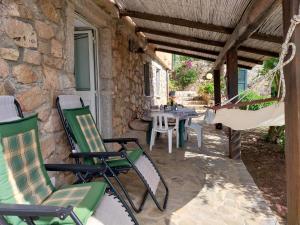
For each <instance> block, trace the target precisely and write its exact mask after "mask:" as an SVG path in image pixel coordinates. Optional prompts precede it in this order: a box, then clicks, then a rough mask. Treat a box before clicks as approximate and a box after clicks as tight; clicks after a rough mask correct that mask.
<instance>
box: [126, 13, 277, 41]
mask: <svg viewBox="0 0 300 225" xmlns="http://www.w3.org/2000/svg"><path fill="white" fill-rule="evenodd" d="M124 16H129V17H132V18H137V19H143V20H149V21H155V22H160V23H168V24H172V25H177V26H183V27H189V28H194V29H200V30H206V31H211V32H217V33H223V34H232V32H233V31H234V28H230V27H224V26H218V25H214V24H208V23H202V22H198V21H192V20H187V19H181V18H175V17H169V16H162V15H157V14H151V13H146V12H138V11H130V10H126V11H121V12H120V17H124ZM253 35H254V36H253V37H251V38H253V39H258V40H262V41H269V42H275V43H279V44H281V43H282V37H277V36H273V35H265V34H259V33H255V34H253Z"/></svg>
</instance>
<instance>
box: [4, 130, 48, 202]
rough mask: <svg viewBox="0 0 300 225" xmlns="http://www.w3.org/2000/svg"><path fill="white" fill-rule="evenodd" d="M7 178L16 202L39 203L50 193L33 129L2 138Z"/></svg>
mask: <svg viewBox="0 0 300 225" xmlns="http://www.w3.org/2000/svg"><path fill="white" fill-rule="evenodd" d="M2 142H3V147H4V159H5V161H6V164H7V170H8V180H9V183H10V186H11V188H12V191H13V195H14V197H15V200H16V202H17V203H25V202H30V203H32V204H40V203H41V202H42V201H43V200H44V199H46V198H47V197H48V196H49V195H50V194H51V193H52V189H51V188H50V187H49V185H47V182H46V179H45V176H44V174H43V172H42V170H41V162H40V161H39V160H38V155H37V154H38V151H37V143H36V134H35V130H34V129H32V130H29V131H27V132H24V133H20V134H17V135H13V136H10V137H5V138H3V139H2Z"/></svg>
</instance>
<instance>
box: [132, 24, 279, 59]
mask: <svg viewBox="0 0 300 225" xmlns="http://www.w3.org/2000/svg"><path fill="white" fill-rule="evenodd" d="M136 32H144V33H148V34H154V35H158V36H162V37H168V38H174V39H178V40H183V41H190V42H194V43H198V44H205V45H211V46H216V47H224V45H225V42H222V41H214V40H207V39H202V38H197V37H192V36H188V35H184V34H178V33H173V32H168V31H162V30H156V29H153V28H147V27H137V28H136ZM238 50H239V51H243V52H249V53H254V54H258V55H264V56H270V57H278V56H279V54H278V53H277V52H272V51H268V50H263V49H257V48H251V47H246V46H240V47H239V48H238Z"/></svg>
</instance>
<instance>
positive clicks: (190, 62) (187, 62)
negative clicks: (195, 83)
mask: <svg viewBox="0 0 300 225" xmlns="http://www.w3.org/2000/svg"><path fill="white" fill-rule="evenodd" d="M185 65H186V67H187V68H189V69H191V68H192V67H193V63H192V61H191V60H188V61H186V62H185Z"/></svg>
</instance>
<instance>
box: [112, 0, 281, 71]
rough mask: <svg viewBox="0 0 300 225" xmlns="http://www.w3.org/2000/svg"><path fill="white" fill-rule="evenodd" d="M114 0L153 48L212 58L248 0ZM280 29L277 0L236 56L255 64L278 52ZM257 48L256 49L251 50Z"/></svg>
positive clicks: (246, 5) (248, 64) (239, 18)
mask: <svg viewBox="0 0 300 225" xmlns="http://www.w3.org/2000/svg"><path fill="white" fill-rule="evenodd" d="M115 2H116V4H117V6H118V8H119V10H120V12H121V16H122V14H123V15H124V16H127V15H128V16H130V18H131V19H132V21H133V22H134V23H135V25H136V27H137V31H141V32H143V33H144V35H145V37H146V39H148V40H149V44H150V45H153V46H154V47H155V48H158V49H167V50H171V51H175V52H182V53H185V54H195V55H199V56H203V57H209V58H212V59H214V58H217V55H216V53H218V52H220V51H221V50H222V47H223V46H224V44H225V43H226V41H227V40H228V38H229V37H230V35H231V33H232V31H233V30H234V28H235V27H236V26H237V24H238V23H239V22H240V20H241V17H242V16H243V14H244V12H245V10H246V8H247V7H248V6H249V4H250V2H251V0H226V1H224V0H115ZM126 13H127V14H126ZM155 16H158V17H159V18H156V17H155ZM178 20H179V22H178ZM189 22H190V23H189ZM198 24H200V25H198ZM202 25H204V28H202V27H201V26H202ZM206 25H207V26H206ZM210 27H212V29H211V30H210ZM139 29H140V30H139ZM282 33H283V31H282V7H281V4H278V5H277V7H276V8H275V9H274V10H273V11H272V13H270V14H269V15H268V17H266V18H265V19H264V21H263V22H262V23H261V24H260V26H259V27H258V29H257V30H256V32H255V33H254V34H253V35H252V36H250V38H249V39H247V40H246V41H244V42H243V43H242V45H241V46H240V48H239V50H238V56H239V57H240V58H242V59H245V58H246V59H247V58H249V59H251V60H249V61H248V62H246V61H243V60H239V63H242V64H244V65H247V66H249V67H252V66H254V65H255V64H256V63H253V61H254V62H256V61H263V60H265V59H267V58H268V57H270V56H271V55H274V54H275V55H276V53H279V52H280V47H281V44H280V42H281V39H282ZM187 37H193V39H192V40H190V38H187ZM262 37H263V38H262ZM195 38H196V39H195ZM151 41H152V42H154V43H151ZM242 47H245V48H244V49H242ZM249 48H250V50H249ZM256 49H257V50H258V51H257V52H255V51H254V50H256ZM198 50H199V51H198ZM200 50H204V51H203V52H201V51H200ZM248 50H249V51H248ZM259 50H263V51H259ZM207 51H208V52H207ZM209 51H210V52H209ZM264 51H268V54H267V55H266V54H263V53H265V52H264ZM269 52H271V54H269ZM208 53H212V54H208ZM273 53H274V54H273ZM252 59H253V60H252ZM255 60H256V61H255Z"/></svg>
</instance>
